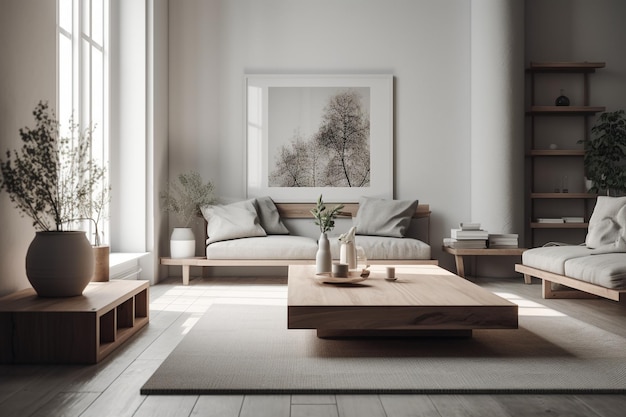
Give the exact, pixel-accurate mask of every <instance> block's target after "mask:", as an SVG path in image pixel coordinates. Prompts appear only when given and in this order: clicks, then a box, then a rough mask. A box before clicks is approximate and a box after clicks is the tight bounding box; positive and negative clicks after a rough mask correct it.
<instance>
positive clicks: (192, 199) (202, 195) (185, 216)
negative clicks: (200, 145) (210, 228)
mask: <svg viewBox="0 0 626 417" xmlns="http://www.w3.org/2000/svg"><path fill="white" fill-rule="evenodd" d="M177 179H178V181H177V182H170V183H169V184H168V189H167V191H164V192H162V193H161V199H162V200H163V210H164V211H166V212H168V213H173V214H174V215H175V216H176V217H177V218H178V220H179V221H180V223H181V225H182V227H189V225H190V224H191V221H192V220H193V219H194V218H195V217H202V210H201V209H202V207H203V206H206V205H210V204H215V201H216V198H215V196H214V186H213V183H211V182H210V181H209V182H207V183H204V182H203V180H202V177H200V174H199V173H198V172H195V171H190V172H187V173H183V174H179V175H178V177H177Z"/></svg>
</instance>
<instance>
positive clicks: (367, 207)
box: [353, 197, 417, 237]
mask: <svg viewBox="0 0 626 417" xmlns="http://www.w3.org/2000/svg"><path fill="white" fill-rule="evenodd" d="M416 209H417V200H385V199H381V198H370V197H362V198H360V199H359V209H358V210H357V212H356V217H355V218H354V219H353V224H354V226H355V227H356V234H357V235H367V236H373V235H375V236H389V237H404V235H405V233H406V231H407V228H408V227H409V225H410V223H411V218H412V216H413V214H414V213H415V210H416Z"/></svg>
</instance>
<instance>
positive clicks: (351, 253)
mask: <svg viewBox="0 0 626 417" xmlns="http://www.w3.org/2000/svg"><path fill="white" fill-rule="evenodd" d="M339 263H341V264H347V265H348V268H349V269H356V246H355V245H354V242H347V243H342V244H341V246H340V247H339Z"/></svg>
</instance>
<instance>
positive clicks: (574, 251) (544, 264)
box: [522, 246, 591, 275]
mask: <svg viewBox="0 0 626 417" xmlns="http://www.w3.org/2000/svg"><path fill="white" fill-rule="evenodd" d="M590 253H591V250H590V249H588V248H587V247H586V246H547V247H542V248H533V249H529V250H527V251H524V253H523V254H522V263H523V264H524V265H526V266H530V267H533V268H537V269H541V270H543V271H548V272H552V273H555V274H559V275H565V262H566V261H567V260H569V259H573V258H579V257H581V256H586V255H590Z"/></svg>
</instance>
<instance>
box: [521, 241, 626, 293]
mask: <svg viewBox="0 0 626 417" xmlns="http://www.w3.org/2000/svg"><path fill="white" fill-rule="evenodd" d="M515 271H517V272H520V273H522V274H524V280H525V281H526V282H529V281H530V279H531V277H536V278H539V279H541V280H542V292H543V298H590V297H603V298H608V299H610V300H614V301H621V300H624V299H626V286H625V285H624V280H625V275H626V253H604V254H593V250H592V249H589V248H587V247H586V246H584V245H579V246H556V247H554V246H553V247H542V248H534V249H529V250H527V251H525V252H524V254H523V255H522V264H517V265H515ZM554 284H560V285H554ZM562 286H564V287H566V288H563V287H562Z"/></svg>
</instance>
